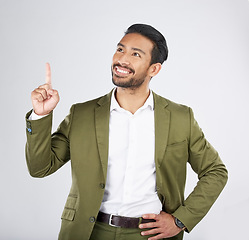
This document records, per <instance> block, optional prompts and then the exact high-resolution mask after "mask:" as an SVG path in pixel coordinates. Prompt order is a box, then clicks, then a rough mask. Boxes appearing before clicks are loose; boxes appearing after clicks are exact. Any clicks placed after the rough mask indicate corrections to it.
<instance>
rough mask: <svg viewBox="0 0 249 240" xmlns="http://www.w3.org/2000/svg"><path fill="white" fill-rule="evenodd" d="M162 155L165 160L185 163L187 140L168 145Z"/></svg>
mask: <svg viewBox="0 0 249 240" xmlns="http://www.w3.org/2000/svg"><path fill="white" fill-rule="evenodd" d="M164 157H165V159H166V160H167V162H174V163H177V162H178V163H179V164H180V163H186V162H187V161H188V142H187V140H184V141H182V142H177V143H173V144H170V145H168V146H167V147H166V152H165V156H164Z"/></svg>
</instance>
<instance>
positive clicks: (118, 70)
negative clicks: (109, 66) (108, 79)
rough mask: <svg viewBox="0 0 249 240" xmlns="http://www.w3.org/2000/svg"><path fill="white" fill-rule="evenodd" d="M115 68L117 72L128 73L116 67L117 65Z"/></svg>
mask: <svg viewBox="0 0 249 240" xmlns="http://www.w3.org/2000/svg"><path fill="white" fill-rule="evenodd" d="M116 69H117V72H120V73H125V74H128V73H129V72H128V71H125V70H122V69H119V68H118V67H117V68H116Z"/></svg>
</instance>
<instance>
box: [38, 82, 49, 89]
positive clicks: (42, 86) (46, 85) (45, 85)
mask: <svg viewBox="0 0 249 240" xmlns="http://www.w3.org/2000/svg"><path fill="white" fill-rule="evenodd" d="M38 88H41V89H43V88H44V89H45V90H49V89H51V87H50V85H49V84H47V83H45V84H43V85H41V86H39V87H38Z"/></svg>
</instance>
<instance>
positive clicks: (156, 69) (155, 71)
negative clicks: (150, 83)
mask: <svg viewBox="0 0 249 240" xmlns="http://www.w3.org/2000/svg"><path fill="white" fill-rule="evenodd" d="M161 68H162V64H161V63H154V64H152V65H151V66H150V68H149V76H150V77H151V78H152V77H155V76H156V75H157V74H158V73H159V72H160V70H161Z"/></svg>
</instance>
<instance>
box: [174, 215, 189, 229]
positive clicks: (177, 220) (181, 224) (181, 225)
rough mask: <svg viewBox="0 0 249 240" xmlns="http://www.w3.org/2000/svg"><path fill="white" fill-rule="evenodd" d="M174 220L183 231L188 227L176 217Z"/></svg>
mask: <svg viewBox="0 0 249 240" xmlns="http://www.w3.org/2000/svg"><path fill="white" fill-rule="evenodd" d="M174 220H175V225H176V226H177V227H178V228H180V229H181V230H185V229H186V227H185V225H184V224H183V223H182V222H181V221H180V220H179V219H178V218H176V217H174Z"/></svg>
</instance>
